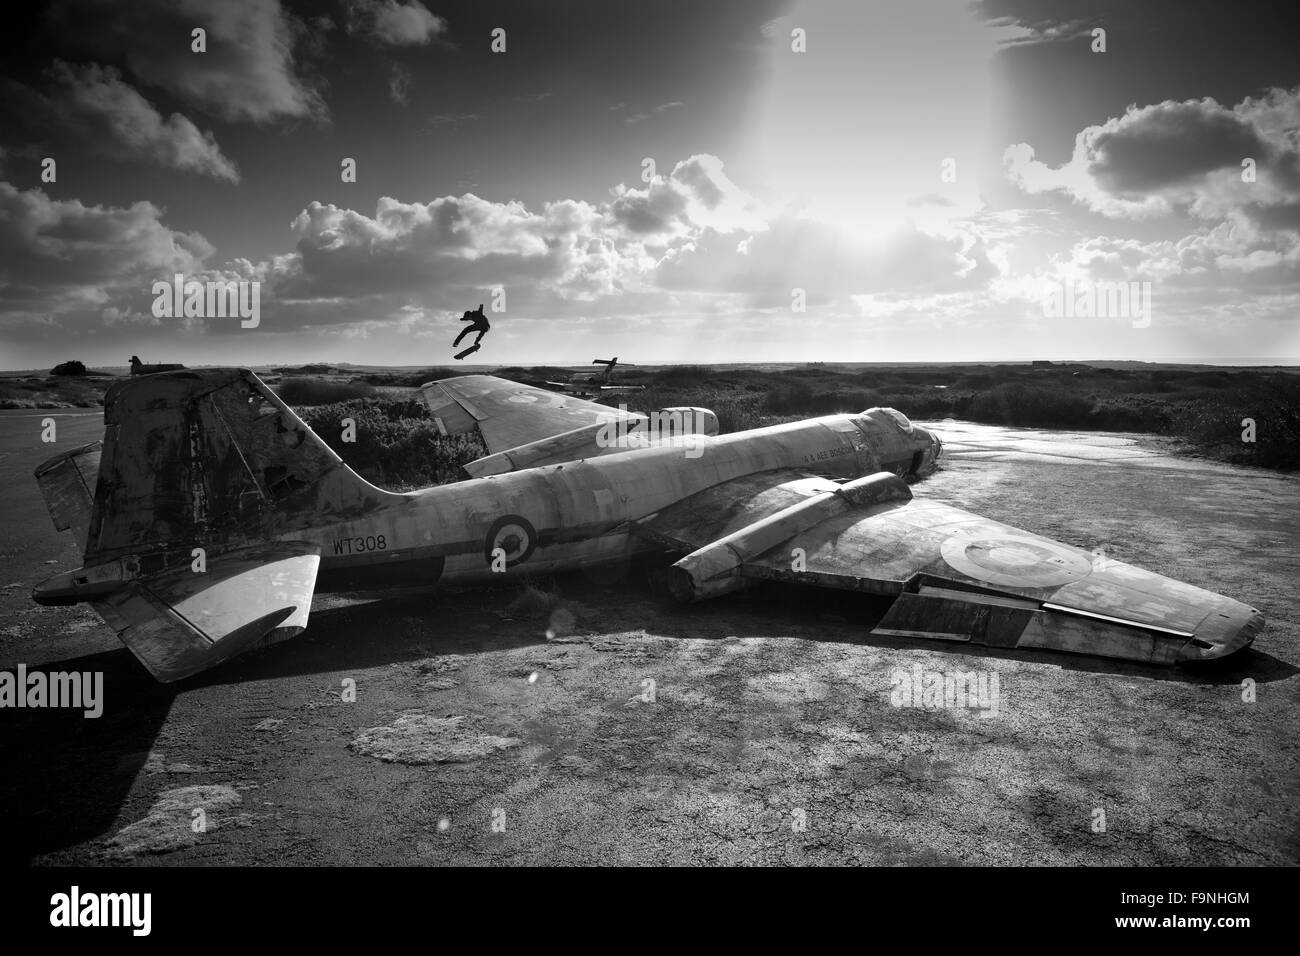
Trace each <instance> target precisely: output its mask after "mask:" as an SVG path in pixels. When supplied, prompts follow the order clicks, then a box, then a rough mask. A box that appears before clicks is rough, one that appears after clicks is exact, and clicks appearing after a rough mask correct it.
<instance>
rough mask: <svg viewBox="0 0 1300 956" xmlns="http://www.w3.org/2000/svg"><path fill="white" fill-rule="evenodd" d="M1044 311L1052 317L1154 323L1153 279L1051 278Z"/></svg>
mask: <svg viewBox="0 0 1300 956" xmlns="http://www.w3.org/2000/svg"><path fill="white" fill-rule="evenodd" d="M1043 315H1044V316H1046V317H1047V318H1049V319H1074V318H1079V319H1128V320H1130V321H1131V322H1132V323H1133V328H1135V329H1145V328H1146V327H1147V326H1149V325H1150V324H1151V283H1150V282H1093V281H1092V280H1090V279H1074V278H1070V277H1066V278H1064V279H1048V280H1045V282H1044V289H1043Z"/></svg>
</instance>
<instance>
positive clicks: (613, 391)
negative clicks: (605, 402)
mask: <svg viewBox="0 0 1300 956" xmlns="http://www.w3.org/2000/svg"><path fill="white" fill-rule="evenodd" d="M591 364H592V365H603V366H605V370H604V371H603V372H579V373H578V374H576V375H571V376H569V380H568V381H567V382H547V383H546V384H547V385H550V386H552V387H553V388H557V389H559V390H560V391H562V392H568V393H569V394H570V395H577V396H578V397H580V398H600V397H602V396H609V395H630V394H632V393H633V392H643V391H645V386H644V385H615V384H614V367H615V366H617V365H618V356H617V355H615V356H614V357H613V358H612V359H592V360H591ZM623 367H624V368H635V367H636V366H634V365H629V364H627V363H626V362H624V363H623Z"/></svg>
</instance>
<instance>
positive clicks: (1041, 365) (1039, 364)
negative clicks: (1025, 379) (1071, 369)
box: [1033, 359, 1054, 368]
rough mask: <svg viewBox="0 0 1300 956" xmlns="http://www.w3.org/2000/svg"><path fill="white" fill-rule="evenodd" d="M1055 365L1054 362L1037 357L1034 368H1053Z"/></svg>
mask: <svg viewBox="0 0 1300 956" xmlns="http://www.w3.org/2000/svg"><path fill="white" fill-rule="evenodd" d="M1053 366H1054V363H1052V362H1047V361H1043V360H1041V359H1035V360H1034V363H1033V367H1034V368H1052V367H1053Z"/></svg>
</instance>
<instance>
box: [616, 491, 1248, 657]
mask: <svg viewBox="0 0 1300 956" xmlns="http://www.w3.org/2000/svg"><path fill="white" fill-rule="evenodd" d="M635 530H636V531H637V533H639V534H642V535H644V536H647V537H650V538H652V539H654V540H657V541H658V542H659V543H661V544H664V545H666V546H668V547H670V548H674V549H676V550H677V551H679V552H689V553H687V554H686V556H685V557H684V558H682V559H681V560H680V561H678V562H677V563H676V564H675V565H673V567H672V569H671V570H670V578H669V583H670V586H671V587H672V590H673V592H674V594H676V595H677V596H678V597H680V598H683V599H686V600H700V599H703V598H708V597H712V596H715V595H718V594H725V593H727V592H729V591H733V590H737V589H739V588H741V587H744V586H746V585H749V584H752V583H753V582H754V581H756V580H762V579H767V580H780V581H789V582H794V583H800V584H809V585H815V586H820V587H829V588H839V589H848V590H856V591H863V592H869V593H874V594H880V595H887V596H892V597H893V598H894V601H893V603H892V604H891V605H890V607H889V610H888V611H887V613H886V614H885V616H884V618H883V619H882V620H881V621H880V622H879V624H878V625H877V626H876V627H875V629H874V632H875V633H878V634H886V635H895V636H907V637H919V638H932V639H938V640H944V641H958V642H968V643H972V644H983V645H988V646H994V647H1008V648H1010V647H1039V648H1045V649H1050V650H1060V651H1070V652H1074V653H1080V654H1090V655H1094V656H1099V657H1111V658H1119V659H1126V660H1138V661H1145V662H1150V663H1167V664H1168V663H1175V662H1178V661H1188V660H1203V659H1208V658H1215V657H1223V656H1226V655H1227V654H1230V653H1232V652H1234V651H1236V650H1239V649H1241V648H1243V647H1245V646H1246V645H1248V644H1250V643H1251V641H1253V640H1254V637H1255V635H1256V634H1257V633H1258V631H1259V630H1260V628H1261V627H1262V626H1263V616H1262V615H1261V614H1260V613H1259V612H1258V611H1256V610H1255V609H1254V608H1251V607H1247V606H1246V605H1244V604H1241V603H1240V602H1237V601H1234V600H1232V599H1230V598H1226V597H1224V596H1222V595H1219V594H1215V593H1213V592H1211V591H1206V590H1204V589H1202V588H1198V587H1193V586H1192V585H1189V584H1184V583H1182V582H1179V581H1174V580H1171V579H1169V578H1165V577H1162V576H1160V575H1158V574H1154V573H1152V572H1149V571H1144V570H1142V569H1140V568H1136V567H1133V566H1131V565H1127V564H1123V563H1121V562H1118V561H1114V560H1110V559H1107V558H1105V557H1099V556H1097V555H1094V554H1092V553H1090V552H1088V551H1084V550H1082V549H1080V548H1076V547H1072V546H1070V545H1066V544H1061V543H1060V542H1057V541H1053V540H1051V539H1050V538H1045V537H1042V536H1041V535H1036V534H1031V533H1029V532H1026V531H1021V530H1019V529H1017V528H1014V527H1011V526H1010V525H1006V524H1002V523H1001V522H998V521H992V520H990V519H988V518H982V517H980V516H978V515H974V514H971V513H970V512H967V511H962V510H961V509H959V508H954V507H951V506H949V505H944V504H941V503H939V502H935V501H925V500H917V499H913V498H912V495H911V490H910V489H909V488H908V487H907V485H906V484H905V483H904V482H903V481H902V480H900V479H899V478H897V477H895V476H893V475H890V474H887V473H881V474H877V475H869V476H867V477H865V478H860V479H857V480H856V481H852V482H848V483H846V484H843V485H836V484H835V483H834V482H831V481H828V480H825V479H820V478H814V477H813V476H803V477H799V476H797V475H795V474H793V473H791V472H771V473H768V474H767V475H751V476H748V477H746V478H742V479H739V480H737V481H732V482H724V483H723V484H721V485H717V486H714V487H713V488H710V489H707V490H705V491H703V492H700V493H698V494H696V495H692V496H691V497H689V498H686V499H683V500H682V501H680V502H677V503H676V504H674V505H672V506H671V507H669V508H666V509H664V510H663V511H661V512H659V513H658V514H656V515H651V516H650V517H648V518H646V519H643V520H642V521H640V522H638V523H637V525H636V528H635Z"/></svg>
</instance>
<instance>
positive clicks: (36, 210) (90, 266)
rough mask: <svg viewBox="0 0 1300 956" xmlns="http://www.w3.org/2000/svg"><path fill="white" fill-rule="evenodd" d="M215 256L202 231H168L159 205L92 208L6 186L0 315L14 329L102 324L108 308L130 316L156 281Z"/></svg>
mask: <svg viewBox="0 0 1300 956" xmlns="http://www.w3.org/2000/svg"><path fill="white" fill-rule="evenodd" d="M212 252H213V249H212V246H211V245H210V244H209V243H208V241H207V240H206V239H204V238H203V236H201V235H199V234H198V233H182V232H177V231H175V230H172V229H169V228H168V227H166V226H164V225H163V223H162V211H161V210H160V209H159V208H158V207H157V206H154V205H153V204H152V203H148V202H138V203H135V204H133V205H131V206H127V207H115V206H87V205H85V204H83V203H82V202H80V201H79V200H76V199H70V200H55V199H51V198H49V197H48V196H47V195H46V194H45V193H44V192H42V191H41V190H39V189H29V190H19V189H17V188H15V187H14V186H12V185H11V184H9V183H4V182H0V315H3V316H4V321H5V324H6V325H9V326H12V325H15V324H24V323H30V322H42V323H48V322H50V321H52V320H55V319H57V320H59V321H60V322H61V324H62V327H63V328H65V329H67V328H69V327H85V326H90V325H96V324H98V323H99V321H100V318H101V310H102V309H104V308H109V307H116V308H118V309H119V313H120V314H125V313H127V312H129V311H130V310H131V306H132V303H134V304H135V305H136V306H139V305H141V304H142V303H144V302H145V301H146V298H145V296H146V293H147V292H148V289H149V287H150V285H151V284H152V283H153V282H154V281H157V280H160V279H169V278H170V277H171V276H172V274H173V273H175V272H183V273H187V274H190V273H194V272H197V271H199V270H201V269H202V268H203V267H204V261H205V260H206V259H207V258H208V257H209V256H211V254H212ZM146 311H147V309H146ZM119 313H114V315H115V316H116V315H118V314H119Z"/></svg>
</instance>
